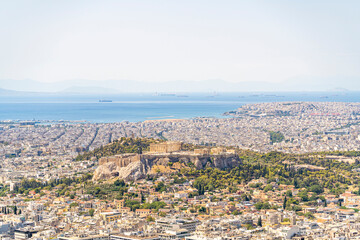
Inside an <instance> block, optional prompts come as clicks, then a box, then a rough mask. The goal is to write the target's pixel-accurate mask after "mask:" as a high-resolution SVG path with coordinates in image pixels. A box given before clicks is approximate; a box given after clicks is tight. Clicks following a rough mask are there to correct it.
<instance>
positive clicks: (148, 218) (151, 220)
mask: <svg viewBox="0 0 360 240" xmlns="http://www.w3.org/2000/svg"><path fill="white" fill-rule="evenodd" d="M146 221H148V222H154V221H155V218H153V217H152V216H151V215H148V216H147V217H146Z"/></svg>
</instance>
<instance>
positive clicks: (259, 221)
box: [257, 216, 262, 227]
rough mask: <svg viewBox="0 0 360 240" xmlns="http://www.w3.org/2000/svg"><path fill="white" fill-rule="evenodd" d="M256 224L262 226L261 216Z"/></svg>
mask: <svg viewBox="0 0 360 240" xmlns="http://www.w3.org/2000/svg"><path fill="white" fill-rule="evenodd" d="M257 225H258V227H262V220H261V216H260V217H259V218H258V221H257Z"/></svg>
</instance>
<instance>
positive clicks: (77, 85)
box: [0, 76, 360, 94]
mask: <svg viewBox="0 0 360 240" xmlns="http://www.w3.org/2000/svg"><path fill="white" fill-rule="evenodd" d="M0 88H4V89H9V90H14V91H30V92H48V93H56V92H61V93H84V94H86V93H89V94H90V93H101V94H114V93H124V92H127V93H133V92H214V91H216V92H249V91H250V92H255V91H262V92H264V91H272V92H277V91H339V90H340V89H351V90H352V91H355V90H360V78H359V77H331V78H319V77H311V76H302V77H296V78H292V79H289V80H287V81H283V82H277V83H269V82H266V81H263V82H236V83H235V82H227V81H223V80H204V81H181V80H179V81H168V82H140V81H130V80H104V81H94V80H68V81H60V82H53V83H43V82H38V81H34V80H0ZM334 89H337V90H334Z"/></svg>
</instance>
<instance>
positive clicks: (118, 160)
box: [99, 153, 141, 167]
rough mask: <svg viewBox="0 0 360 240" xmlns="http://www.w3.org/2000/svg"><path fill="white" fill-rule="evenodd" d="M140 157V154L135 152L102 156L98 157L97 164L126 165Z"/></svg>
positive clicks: (138, 159)
mask: <svg viewBox="0 0 360 240" xmlns="http://www.w3.org/2000/svg"><path fill="white" fill-rule="evenodd" d="M140 157H141V155H140V154H137V153H127V154H119V155H115V156H110V157H102V158H100V159H99V165H104V164H106V163H115V165H116V166H117V167H126V166H127V165H129V164H130V163H132V162H138V161H140Z"/></svg>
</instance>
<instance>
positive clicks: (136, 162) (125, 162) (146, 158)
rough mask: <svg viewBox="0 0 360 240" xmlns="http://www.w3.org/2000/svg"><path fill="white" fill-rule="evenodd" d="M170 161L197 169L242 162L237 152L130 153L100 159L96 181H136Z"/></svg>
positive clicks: (235, 164) (94, 178)
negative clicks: (154, 168) (115, 179)
mask: <svg viewBox="0 0 360 240" xmlns="http://www.w3.org/2000/svg"><path fill="white" fill-rule="evenodd" d="M169 163H183V164H185V165H189V164H190V163H192V164H193V165H194V166H195V167H196V168H197V169H203V168H206V167H214V168H219V169H226V168H233V167H236V166H238V165H239V164H241V160H240V159H239V157H238V156H237V155H236V154H229V153H224V154H216V155H209V154H192V153H186V152H184V153H173V154H168V153H164V154H128V155H116V156H112V157H107V158H102V159H100V160H99V164H100V165H99V167H98V168H97V169H96V170H95V172H94V177H93V180H94V181H99V180H107V179H110V178H113V177H116V176H119V177H120V178H121V179H124V180H125V181H135V180H138V179H141V178H144V177H145V176H146V175H148V174H150V175H151V174H152V171H151V170H152V168H153V167H154V166H159V165H162V166H168V165H169Z"/></svg>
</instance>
